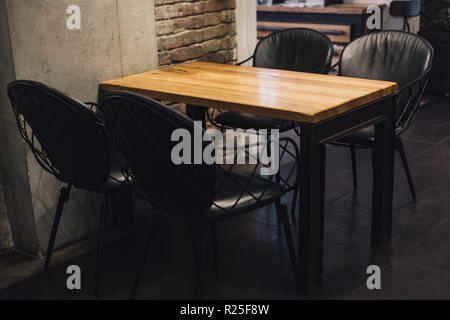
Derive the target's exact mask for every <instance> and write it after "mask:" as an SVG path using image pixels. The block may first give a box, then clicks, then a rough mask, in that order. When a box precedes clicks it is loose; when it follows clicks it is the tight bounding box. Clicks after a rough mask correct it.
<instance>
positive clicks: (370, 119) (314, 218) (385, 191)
mask: <svg viewBox="0 0 450 320" xmlns="http://www.w3.org/2000/svg"><path fill="white" fill-rule="evenodd" d="M395 98H396V96H395V95H392V96H388V97H385V98H383V99H380V100H378V101H376V102H375V103H371V104H368V105H364V106H361V107H360V108H357V109H354V110H352V111H349V112H346V113H343V114H341V115H338V116H336V117H334V118H331V119H329V120H326V121H323V122H320V123H316V124H301V125H300V130H301V143H300V161H301V168H300V190H299V196H300V214H299V217H300V219H299V221H298V223H299V229H298V230H299V239H298V241H299V243H298V252H299V257H298V259H299V261H298V270H299V272H298V273H299V278H300V286H299V287H300V294H301V295H303V296H310V295H311V294H312V293H313V292H314V289H315V288H316V287H318V286H319V285H320V284H321V283H322V274H323V236H324V234H323V231H324V195H325V192H324V189H325V188H324V186H325V144H327V143H331V142H334V141H336V140H339V139H341V138H343V137H345V136H348V135H350V134H351V133H353V132H355V131H357V130H361V129H362V128H365V127H368V126H370V125H375V128H376V129H375V131H376V132H375V139H376V143H375V144H376V145H375V149H374V172H375V174H374V184H373V206H372V210H373V212H372V244H375V245H377V244H382V243H383V242H385V241H387V240H389V239H390V236H391V225H392V196H393V167H394V136H395V135H394V123H395Z"/></svg>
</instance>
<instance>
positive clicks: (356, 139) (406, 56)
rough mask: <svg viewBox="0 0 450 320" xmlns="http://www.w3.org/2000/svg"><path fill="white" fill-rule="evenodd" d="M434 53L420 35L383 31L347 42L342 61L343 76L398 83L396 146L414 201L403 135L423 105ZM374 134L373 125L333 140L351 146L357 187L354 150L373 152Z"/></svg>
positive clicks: (338, 143) (354, 181)
mask: <svg viewBox="0 0 450 320" xmlns="http://www.w3.org/2000/svg"><path fill="white" fill-rule="evenodd" d="M433 54H434V53H433V47H432V46H431V45H430V44H429V43H428V41H426V40H425V39H424V38H422V37H420V36H417V35H415V34H412V33H407V32H402V31H383V32H378V33H373V34H370V35H367V36H363V37H361V38H358V39H356V40H354V41H353V42H351V43H350V44H348V45H347V46H346V47H345V48H344V50H343V52H342V55H341V58H340V61H339V66H340V67H339V75H341V76H347V77H357V78H366V79H374V80H385V81H393V82H397V83H398V86H399V93H398V97H397V102H396V114H397V115H396V126H395V135H396V138H395V149H396V150H397V151H398V152H399V154H400V157H401V160H402V163H403V167H404V169H405V173H406V177H407V179H408V184H409V187H410V190H411V194H412V197H413V198H414V200H415V199H416V192H415V188H414V184H413V181H412V178H411V174H410V171H409V167H408V161H407V159H406V154H405V150H404V148H403V143H402V139H401V137H400V135H401V134H402V133H403V132H404V131H405V130H406V129H407V128H408V127H409V125H410V124H411V122H412V120H413V118H414V115H415V112H416V110H417V107H418V106H419V104H420V100H421V97H422V95H423V92H424V90H425V87H426V85H427V83H428V74H429V72H430V69H431V64H432V60H433ZM374 136H375V132H374V127H373V126H371V127H368V128H366V129H363V130H360V131H359V132H357V133H354V134H352V135H350V136H348V137H346V138H344V139H342V140H340V141H338V142H336V143H334V144H335V145H339V146H345V147H349V148H350V151H351V159H352V170H353V185H354V188H355V189H357V187H358V182H357V170H356V156H355V149H356V148H371V149H372V151H373V147H374V142H375V138H374ZM372 156H373V155H372ZM372 159H373V157H372Z"/></svg>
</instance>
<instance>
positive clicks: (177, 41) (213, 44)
mask: <svg viewBox="0 0 450 320" xmlns="http://www.w3.org/2000/svg"><path fill="white" fill-rule="evenodd" d="M235 7H236V0H155V13H156V32H157V37H158V59H159V65H160V66H165V65H171V64H177V63H181V62H185V61H194V60H201V61H211V62H220V63H229V62H232V61H235V60H236V39H235V35H236V25H235V10H234V9H235Z"/></svg>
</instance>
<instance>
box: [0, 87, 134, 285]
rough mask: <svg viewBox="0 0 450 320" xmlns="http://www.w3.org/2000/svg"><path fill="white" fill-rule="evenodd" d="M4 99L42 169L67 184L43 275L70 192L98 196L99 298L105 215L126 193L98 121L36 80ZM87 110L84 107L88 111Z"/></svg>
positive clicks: (86, 108) (84, 106) (87, 108)
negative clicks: (101, 200) (117, 196)
mask: <svg viewBox="0 0 450 320" xmlns="http://www.w3.org/2000/svg"><path fill="white" fill-rule="evenodd" d="M8 96H9V99H10V101H11V105H12V108H13V111H14V113H15V115H16V120H17V125H18V127H19V131H20V133H21V135H22V137H23V139H24V140H25V142H26V143H27V144H28V145H29V147H30V148H31V151H32V152H33V154H34V157H35V158H36V161H37V162H38V163H39V164H40V165H41V167H42V168H43V169H44V170H45V171H47V172H48V173H50V174H52V175H53V176H55V177H56V179H58V180H59V181H61V182H63V183H65V184H66V186H63V187H61V189H60V194H59V199H58V204H57V207H56V213H55V216H54V220H53V226H52V231H51V235H50V240H49V243H48V249H47V256H46V259H45V266H44V270H45V271H47V270H48V268H49V265H50V261H51V257H52V253H53V247H54V244H55V239H56V233H57V231H58V226H59V222H60V219H61V215H62V212H63V208H64V204H65V203H67V202H68V201H69V197H70V193H71V190H72V187H74V188H79V189H83V190H88V191H93V192H97V193H102V194H104V195H105V203H104V204H103V203H102V212H101V216H100V222H99V233H98V248H97V266H96V278H95V293H96V294H98V290H99V285H100V271H101V261H102V252H103V245H104V232H105V222H106V215H107V213H108V209H109V204H110V201H112V200H113V199H114V198H113V197H114V193H115V192H121V191H123V190H122V188H128V187H127V186H126V185H124V184H123V182H124V181H125V178H124V176H123V175H122V173H121V172H120V171H119V170H116V171H114V172H111V161H110V155H109V149H108V143H107V142H108V140H107V135H106V129H105V125H104V123H103V120H102V119H101V118H100V117H99V116H98V115H97V114H96V113H95V112H94V111H93V110H92V109H93V108H95V104H94V103H87V104H84V103H82V102H79V101H76V100H74V99H72V98H70V97H69V96H67V95H66V94H64V93H62V92H60V91H58V90H56V89H54V88H51V87H48V86H46V85H44V84H42V83H39V82H35V81H25V80H20V81H14V82H11V83H10V84H9V85H8ZM88 105H89V106H88Z"/></svg>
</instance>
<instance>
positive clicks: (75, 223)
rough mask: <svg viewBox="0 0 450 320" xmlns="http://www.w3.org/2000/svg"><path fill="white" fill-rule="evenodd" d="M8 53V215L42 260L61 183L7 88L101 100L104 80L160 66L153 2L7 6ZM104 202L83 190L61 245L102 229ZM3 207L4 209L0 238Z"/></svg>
mask: <svg viewBox="0 0 450 320" xmlns="http://www.w3.org/2000/svg"><path fill="white" fill-rule="evenodd" d="M69 5H78V6H79V7H80V8H81V30H69V29H67V27H66V20H67V18H68V17H69V15H68V14H67V13H66V9H67V7H68V6H69ZM0 47H1V48H2V50H1V53H0V168H1V171H0V172H1V173H2V176H3V179H2V181H3V183H2V185H3V190H4V198H5V203H6V210H7V214H8V217H9V220H10V225H11V227H10V229H11V233H12V238H13V241H14V246H15V247H17V248H19V249H22V250H24V251H27V252H30V253H33V254H39V253H40V252H44V251H45V248H46V243H47V241H48V235H49V232H50V228H51V221H52V219H53V214H54V210H55V206H56V200H57V195H58V190H59V187H60V184H59V183H58V182H57V181H56V180H55V179H54V178H53V177H51V176H49V175H48V174H47V173H45V172H44V171H43V170H42V169H41V168H40V167H39V166H38V165H37V163H36V161H35V160H34V158H33V156H32V154H31V153H30V152H29V151H28V150H29V149H28V148H26V147H25V146H24V145H23V142H22V141H21V139H20V138H19V135H18V132H17V128H16V125H15V123H14V118H13V115H12V114H11V112H10V107H9V105H8V102H7V99H6V95H5V86H6V83H8V82H9V81H12V80H14V79H32V80H38V81H42V82H45V83H46V84H48V85H51V86H54V87H56V88H58V89H60V90H63V91H65V92H67V93H68V94H70V95H72V96H74V97H76V98H77V99H79V100H83V101H95V100H96V98H97V89H98V84H99V82H101V81H102V80H107V79H112V78H116V77H120V76H123V75H128V74H132V73H137V72H143V71H148V70H151V69H154V68H156V67H157V46H156V33H155V29H154V6H153V1H151V0H39V1H36V0H0ZM0 192H1V188H0ZM100 200H101V199H99V198H98V197H97V196H93V195H92V194H91V193H87V192H83V191H79V190H76V191H75V192H74V193H73V194H72V196H71V199H70V203H69V205H68V206H67V207H66V210H65V211H64V215H63V218H62V220H61V227H60V232H59V234H58V239H57V247H61V246H64V245H67V244H70V243H72V242H75V241H77V240H78V239H80V238H82V237H84V236H86V235H87V234H88V233H91V232H93V231H94V230H95V229H96V225H97V219H98V212H99V210H100ZM0 201H1V195H0ZM1 208H2V206H1V203H0V239H2V229H4V228H3V227H1V226H2V220H1V217H2V211H1V210H2V209H1ZM0 241H1V240H0Z"/></svg>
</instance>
